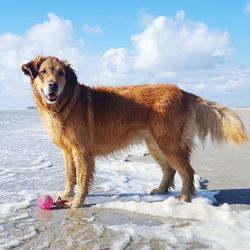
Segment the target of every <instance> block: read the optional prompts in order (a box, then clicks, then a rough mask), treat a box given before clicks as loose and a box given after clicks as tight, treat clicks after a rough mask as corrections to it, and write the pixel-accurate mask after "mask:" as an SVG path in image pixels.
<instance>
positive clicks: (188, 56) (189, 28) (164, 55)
mask: <svg viewBox="0 0 250 250" xmlns="http://www.w3.org/2000/svg"><path fill="white" fill-rule="evenodd" d="M184 16H185V14H184V13H183V12H178V13H177V15H176V17H177V18H176V19H171V18H166V17H164V16H160V17H157V18H156V19H155V20H154V21H153V22H151V24H150V25H149V26H148V27H147V28H146V29H145V30H144V31H143V32H142V33H140V34H136V35H134V36H133V37H132V41H133V43H134V45H135V48H136V58H135V67H136V69H138V70H147V71H148V70H150V71H154V72H155V71H169V70H182V69H197V68H208V67H214V66H216V65H217V64H219V63H221V62H222V61H223V60H225V58H226V57H227V55H228V54H229V52H230V45H229V37H228V34H227V32H222V31H213V30H209V29H208V27H207V26H206V25H205V24H203V23H192V22H185V21H184Z"/></svg>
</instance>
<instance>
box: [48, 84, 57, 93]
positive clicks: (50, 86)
mask: <svg viewBox="0 0 250 250" xmlns="http://www.w3.org/2000/svg"><path fill="white" fill-rule="evenodd" d="M49 89H50V90H51V91H53V92H57V90H58V83H57V82H51V83H49Z"/></svg>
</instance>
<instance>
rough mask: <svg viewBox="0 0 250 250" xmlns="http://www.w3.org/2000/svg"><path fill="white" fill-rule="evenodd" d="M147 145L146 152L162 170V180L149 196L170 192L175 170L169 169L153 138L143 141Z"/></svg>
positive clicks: (172, 186) (169, 166)
mask: <svg viewBox="0 0 250 250" xmlns="http://www.w3.org/2000/svg"><path fill="white" fill-rule="evenodd" d="M145 142H146V144H147V147H148V150H149V152H150V154H151V155H152V157H153V158H154V159H155V160H156V161H157V162H158V163H159V165H160V167H161V170H162V180H161V183H160V185H159V187H157V188H155V189H153V190H152V191H151V194H164V193H167V192H168V191H170V189H171V188H173V189H174V187H175V186H174V176H175V173H176V171H175V169H173V168H172V167H171V165H170V164H169V163H168V161H167V159H166V157H165V155H164V154H163V153H162V151H161V150H160V148H159V147H158V145H157V143H156V142H155V141H154V139H153V138H147V139H145Z"/></svg>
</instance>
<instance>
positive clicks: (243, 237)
mask: <svg viewBox="0 0 250 250" xmlns="http://www.w3.org/2000/svg"><path fill="white" fill-rule="evenodd" d="M145 153H147V150H146V148H145V147H144V146H143V147H139V148H138V147H136V148H135V149H134V150H132V151H131V152H129V153H124V154H123V155H121V156H117V159H114V158H111V159H99V160H97V163H96V165H97V170H96V178H95V181H94V186H93V190H91V192H90V195H89V197H88V198H87V200H86V204H89V205H92V206H91V207H90V208H88V209H90V211H91V209H99V208H101V209H105V210H107V211H109V209H119V211H121V212H122V211H124V212H126V213H128V212H131V213H132V214H134V215H133V216H134V217H135V218H136V216H137V215H136V214H135V213H138V214H141V215H143V216H147V217H145V218H147V219H148V220H149V222H148V224H140V223H134V221H133V220H132V219H131V222H130V221H129V220H127V219H126V220H122V218H121V222H120V223H119V221H118V223H116V224H115V225H111V224H109V223H107V224H105V223H104V222H102V221H101V222H100V221H99V223H98V220H96V217H95V214H94V213H93V216H91V217H90V218H89V219H87V220H86V221H85V222H84V223H89V224H90V225H93V230H94V232H95V234H96V235H97V236H98V235H101V234H106V232H107V230H108V232H109V235H110V237H107V238H106V243H105V244H106V245H107V246H108V247H110V248H111V249H124V248H126V247H128V246H136V249H151V248H154V247H153V244H156V243H154V242H155V241H157V244H158V245H157V247H162V248H159V249H164V248H167V249H172V248H178V249H186V248H188V247H192V248H210V249H250V226H249V225H250V210H249V209H248V207H247V208H246V209H242V208H241V207H235V206H230V205H228V204H223V205H221V206H213V205H212V204H213V203H214V202H216V199H215V195H216V194H217V193H218V192H215V191H214V192H212V191H207V190H203V189H201V188H200V183H201V181H202V180H201V179H200V177H199V176H198V175H196V176H195V185H196V187H197V189H198V192H197V197H196V198H194V199H193V201H192V203H184V202H179V201H178V200H177V199H175V198H174V196H177V195H178V194H179V190H180V186H181V180H180V177H179V176H178V175H177V176H176V179H175V182H176V190H175V191H173V192H171V193H170V194H169V195H153V196H152V195H149V192H150V190H152V189H153V188H155V187H157V186H158V184H159V182H160V178H161V173H160V169H159V168H158V167H157V164H156V163H154V162H153V161H152V160H151V159H150V158H149V157H148V156H144V155H145ZM0 159H1V162H0V186H1V188H0V194H1V195H0V249H7V248H14V247H17V248H19V247H20V248H25V247H27V248H28V247H30V246H35V244H36V242H38V241H40V240H39V239H40V238H39V237H41V236H42V235H44V234H45V236H46V237H44V236H43V237H44V241H43V242H42V244H40V245H39V248H40V249H43V248H49V247H51V244H52V242H53V240H52V239H51V238H53V235H50V233H49V235H47V234H46V232H47V231H48V232H50V231H51V230H52V231H53V228H54V227H55V228H56V223H58V222H55V221H53V220H52V222H50V223H49V224H46V223H45V222H44V223H43V222H41V221H39V218H38V217H39V216H37V214H36V213H37V211H38V209H37V207H36V198H37V196H38V195H39V194H44V193H48V194H51V195H52V196H54V197H55V194H56V193H57V191H59V190H63V187H64V181H65V177H64V165H63V160H62V155H61V152H60V151H59V150H58V149H57V148H56V147H55V146H53V145H52V144H51V142H50V140H49V139H48V137H47V135H46V133H45V132H44V130H43V128H42V125H41V122H40V120H39V118H38V115H37V114H36V111H35V110H27V111H22V112H21V111H12V112H10V111H8V112H7V111H0ZM125 160H126V161H125ZM226 160H227V159H225V164H226ZM84 209H86V210H87V208H81V209H80V210H84ZM80 210H79V211H80ZM38 212H39V211H38ZM53 213H54V216H55V217H56V216H59V217H60V221H61V222H60V223H62V225H64V224H65V223H66V221H65V217H64V216H62V215H60V213H61V210H60V211H53ZM100 216H101V215H100ZM138 216H139V215H138ZM121 217H122V216H121ZM157 217H159V221H160V222H161V223H159V224H158V225H149V224H150V218H152V220H153V218H154V219H155V218H157ZM76 221H77V223H78V226H77V227H79V228H78V231H80V230H83V229H82V228H81V226H79V225H80V224H79V221H82V220H81V219H77V220H74V221H73V222H72V223H71V224H74V223H75V222H76ZM56 230H57V229H56ZM54 237H55V236H54ZM57 237H58V236H57ZM61 237H64V240H65V241H66V242H65V244H62V245H55V246H57V247H59V248H60V249H66V248H67V249H71V248H72V249H73V248H74V242H81V244H82V246H85V245H87V244H90V242H91V241H94V242H93V244H92V246H95V247H97V249H98V246H99V247H101V246H102V245H101V243H99V241H98V240H96V242H95V240H94V238H91V237H90V238H89V239H88V236H86V237H85V238H79V237H78V238H76V236H75V235H73V233H72V232H70V233H67V234H65V235H63V236H61ZM81 237H82V236H81ZM59 238H60V236H59ZM56 242H58V243H54V244H59V243H60V240H59V239H57V241H56ZM29 243H30V244H31V245H29ZM102 244H104V243H102Z"/></svg>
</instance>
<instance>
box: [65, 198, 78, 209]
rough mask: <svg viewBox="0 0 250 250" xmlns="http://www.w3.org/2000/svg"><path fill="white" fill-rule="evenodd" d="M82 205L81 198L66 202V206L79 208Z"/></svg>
mask: <svg viewBox="0 0 250 250" xmlns="http://www.w3.org/2000/svg"><path fill="white" fill-rule="evenodd" d="M81 205H82V201H81V199H77V198H75V199H74V200H73V201H68V202H66V203H65V207H66V208H79V207H81Z"/></svg>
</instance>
